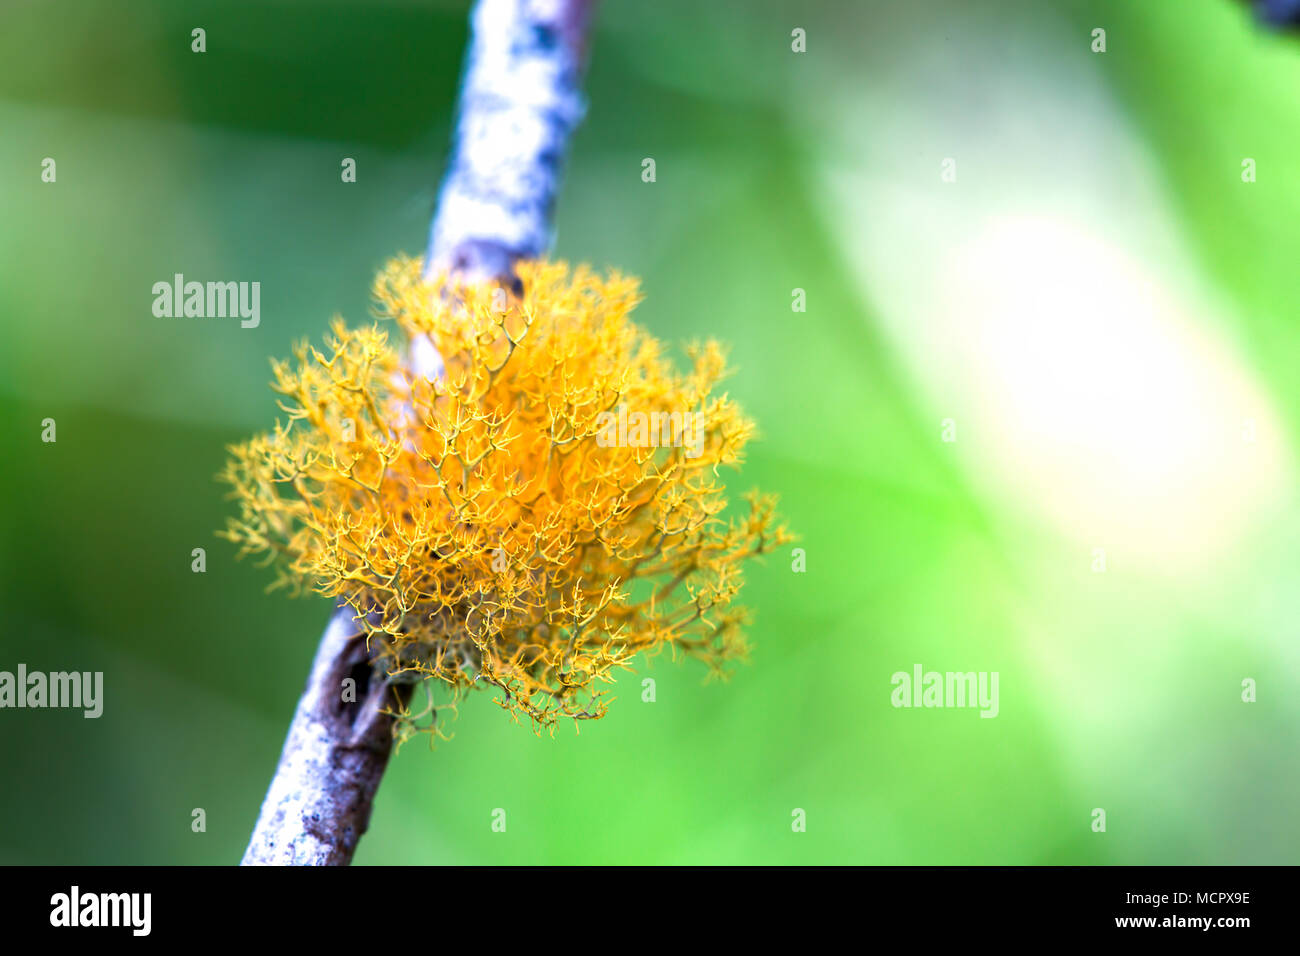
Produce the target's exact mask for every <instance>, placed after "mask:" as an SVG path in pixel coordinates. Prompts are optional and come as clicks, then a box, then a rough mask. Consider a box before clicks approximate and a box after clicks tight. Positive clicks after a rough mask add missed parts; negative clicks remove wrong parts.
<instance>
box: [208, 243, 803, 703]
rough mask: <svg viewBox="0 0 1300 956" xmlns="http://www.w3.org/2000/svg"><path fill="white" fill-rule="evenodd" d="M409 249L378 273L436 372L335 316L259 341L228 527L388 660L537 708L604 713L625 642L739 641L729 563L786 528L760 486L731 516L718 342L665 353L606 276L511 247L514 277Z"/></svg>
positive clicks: (733, 644) (696, 647)
mask: <svg viewBox="0 0 1300 956" xmlns="http://www.w3.org/2000/svg"><path fill="white" fill-rule="evenodd" d="M419 266H420V264H419V262H418V261H416V260H409V259H402V260H397V261H394V262H392V263H390V264H389V265H388V266H387V267H386V268H385V269H384V271H382V272H381V273H380V275H379V276H378V277H377V279H376V282H375V289H374V292H375V296H376V298H377V300H378V302H379V305H380V310H381V312H382V313H383V314H384V316H385V317H388V318H392V319H395V320H396V322H397V324H398V325H399V326H400V328H401V329H402V331H403V332H404V333H405V335H406V336H407V337H408V338H416V337H419V336H427V337H428V339H429V341H431V342H432V344H433V345H434V346H435V347H436V349H437V351H438V353H439V354H440V355H441V356H442V358H443V361H444V363H445V366H446V371H445V374H444V375H443V376H442V377H440V378H439V379H438V380H436V381H430V380H429V379H426V378H424V377H422V376H419V375H412V374H411V373H410V372H408V371H407V369H406V363H405V362H404V360H403V354H402V352H400V351H399V350H398V349H397V348H395V347H394V345H393V344H391V343H390V341H389V337H388V335H387V333H386V331H385V330H384V328H383V327H381V326H374V327H370V328H360V329H349V328H347V327H345V326H344V325H343V323H342V322H341V321H339V320H336V321H335V323H334V325H333V330H332V335H331V336H329V337H328V338H327V341H326V345H325V348H324V349H323V350H318V349H316V348H313V347H311V346H309V345H307V344H305V343H304V344H302V345H300V346H298V347H297V348H296V349H295V350H294V355H295V361H294V362H293V363H292V364H290V363H285V362H276V363H274V365H273V368H274V375H275V382H274V388H275V390H276V391H277V392H279V393H280V394H281V396H283V397H282V399H281V402H280V405H281V408H282V409H283V410H284V411H285V413H286V415H287V416H288V417H287V420H286V421H284V422H281V423H277V425H276V427H275V429H274V430H273V431H271V432H269V433H267V434H263V435H260V436H258V437H255V438H253V439H252V440H250V441H248V442H246V443H244V444H241V445H238V446H234V447H232V449H231V454H232V457H231V460H230V461H229V463H228V465H227V467H226V469H225V471H224V472H223V473H222V478H223V479H224V480H226V481H228V482H229V483H230V484H231V485H233V487H234V497H235V498H236V500H237V501H238V510H239V514H238V516H237V517H235V518H232V519H231V520H230V521H229V523H228V527H227V530H226V532H225V535H226V537H228V538H230V539H231V540H233V541H235V542H236V543H238V544H239V545H240V553H241V554H246V553H254V554H264V555H266V556H268V557H269V558H270V559H271V560H272V561H273V562H274V563H275V564H276V565H277V567H278V571H279V577H278V579H277V583H281V584H287V585H289V586H291V587H292V588H294V589H295V590H298V591H302V590H315V591H318V592H320V593H322V594H325V595H328V596H330V597H333V598H335V599H338V600H341V601H344V602H346V603H347V604H348V605H350V606H351V608H352V609H353V610H354V611H355V613H356V615H357V620H358V622H359V624H360V626H362V627H363V628H364V629H365V630H366V631H367V633H368V638H369V641H370V646H371V648H372V650H373V652H374V654H375V656H376V658H377V660H378V661H379V662H380V663H381V664H382V666H383V667H384V668H385V669H386V672H387V673H388V674H389V675H390V676H391V677H392V678H394V679H396V680H410V681H414V680H419V679H421V678H424V677H432V678H436V679H437V680H439V681H443V682H445V683H446V684H447V685H449V686H450V687H451V688H452V690H453V692H454V694H455V695H458V694H459V692H460V691H462V690H464V689H465V688H468V687H471V686H474V685H475V684H487V685H491V686H494V687H496V688H499V689H500V691H501V692H502V693H500V694H499V695H497V696H496V699H497V702H498V703H499V704H501V705H502V706H503V707H505V708H506V709H507V710H510V711H511V712H513V713H516V714H520V713H522V714H524V715H527V716H528V717H530V718H532V720H533V721H534V722H535V724H536V725H551V724H553V723H554V721H555V720H556V719H557V718H558V717H561V716H564V717H571V718H574V719H583V718H594V717H600V716H602V715H603V714H604V713H605V710H606V706H607V702H606V700H605V699H604V697H605V693H606V692H605V691H604V690H602V689H600V688H599V687H597V685H598V684H602V683H605V684H607V683H609V682H611V681H612V672H613V671H614V670H615V669H616V668H624V667H626V666H627V665H628V662H629V661H630V660H631V658H632V657H633V656H634V655H636V654H638V653H640V652H655V651H657V650H660V649H662V648H664V647H669V648H672V649H680V650H681V651H684V652H686V653H687V654H690V655H693V656H696V657H699V658H701V659H703V660H704V661H705V662H707V664H708V665H709V666H710V668H711V670H712V672H714V673H722V668H723V665H724V663H725V662H727V661H728V660H730V659H733V658H736V657H739V656H742V655H743V654H744V653H745V650H746V645H745V640H744V637H743V635H742V634H741V631H740V627H741V625H742V623H743V622H744V619H745V612H744V611H743V610H742V609H740V608H737V607H733V606H732V599H733V598H734V597H735V595H736V594H737V592H738V590H739V589H740V586H741V571H740V567H739V562H740V561H741V559H743V558H746V557H749V556H751V555H756V554H760V553H762V552H764V551H767V550H770V549H771V548H773V547H775V546H777V545H779V544H781V543H783V542H785V541H788V540H789V535H788V533H787V532H786V531H785V530H784V529H783V528H781V527H779V526H778V525H777V524H776V523H775V519H774V516H773V508H772V502H771V500H769V499H768V498H765V497H760V496H758V495H756V494H751V495H749V496H747V497H748V499H749V507H748V512H747V514H745V515H744V516H743V517H740V518H733V519H730V520H728V519H725V518H724V517H723V516H722V512H723V510H724V508H725V507H726V504H727V501H726V495H725V489H724V488H723V486H722V484H721V483H720V479H719V474H718V467H719V466H721V465H735V464H738V463H739V462H740V460H741V453H742V450H743V449H744V446H745V443H746V441H747V440H748V439H749V438H750V437H751V435H752V432H753V426H752V424H751V423H750V422H749V421H748V420H747V419H745V418H744V417H743V416H742V415H741V413H740V411H739V410H738V409H737V407H736V406H735V404H734V403H733V402H732V401H731V400H730V399H729V398H728V397H727V396H726V395H725V394H722V395H717V394H714V388H715V386H716V385H717V383H718V381H719V380H720V379H721V378H722V376H723V375H724V371H725V362H724V357H723V354H722V351H721V349H720V348H719V347H718V345H717V344H716V343H712V342H710V343H708V344H704V345H697V346H692V347H691V348H689V349H688V350H687V351H688V356H689V359H690V363H689V364H690V367H689V369H688V370H686V371H685V372H680V373H679V372H677V371H676V370H675V369H674V367H673V365H672V363H671V361H670V360H669V359H668V358H667V357H665V355H664V354H663V350H662V348H661V346H660V344H659V343H658V342H657V341H656V340H655V339H654V338H652V337H651V336H649V335H648V334H646V332H645V331H643V330H642V329H640V328H638V327H637V326H636V325H634V324H633V323H632V322H631V320H630V318H629V315H630V313H631V311H632V309H633V307H634V305H635V304H636V303H637V301H638V292H637V283H636V281H635V280H633V279H629V278H625V277H623V276H620V275H618V274H611V275H609V276H608V277H605V278H601V277H600V276H598V275H596V274H594V273H592V272H591V271H589V270H587V269H586V268H582V267H579V268H577V269H574V270H572V271H571V270H570V269H569V268H568V267H567V266H566V265H564V264H563V263H523V264H521V265H520V267H519V278H520V280H521V282H522V289H523V292H522V295H520V296H517V297H516V296H514V295H507V294H506V293H505V292H504V291H502V290H499V289H497V288H495V287H493V286H490V285H480V284H462V283H458V282H454V281H452V280H450V279H446V278H443V279H439V280H436V281H434V282H425V281H422V280H421V278H420V268H419ZM641 415H645V416H646V418H644V419H642V418H640V417H639V416H641ZM674 416H675V417H674ZM692 416H694V417H692ZM628 421H631V422H633V423H634V425H644V423H645V422H647V421H648V422H649V423H650V426H651V427H650V429H649V431H650V434H648V435H647V434H646V431H647V430H646V429H645V428H644V427H634V428H628V427H627V422H628ZM670 422H671V425H670V424H669V423H670ZM656 424H657V425H659V426H662V427H660V428H658V429H656V428H655V425H656ZM691 425H694V426H698V429H699V430H698V431H697V432H693V431H691V430H690V426H691ZM656 432H657V433H656ZM404 716H406V717H407V718H408V719H407V721H405V723H406V724H407V725H408V727H409V724H410V719H409V718H410V717H411V715H410V714H409V712H408V713H407V714H405V715H404Z"/></svg>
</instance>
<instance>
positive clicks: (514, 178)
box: [242, 0, 592, 866]
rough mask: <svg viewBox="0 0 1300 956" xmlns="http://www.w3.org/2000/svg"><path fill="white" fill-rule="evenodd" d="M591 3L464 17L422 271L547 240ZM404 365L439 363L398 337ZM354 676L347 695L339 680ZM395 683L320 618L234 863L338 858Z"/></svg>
mask: <svg viewBox="0 0 1300 956" xmlns="http://www.w3.org/2000/svg"><path fill="white" fill-rule="evenodd" d="M591 3H592V0H479V2H478V3H477V4H476V6H475V8H474V13H473V16H472V19H471V30H472V38H471V43H470V49H469V52H468V54H467V57H466V67H465V75H464V78H463V80H462V88H461V100H460V107H459V115H458V120H457V127H456V141H455V145H454V147H453V150H452V156H451V162H450V165H449V168H448V172H447V176H446V179H445V180H444V183H443V188H442V193H441V195H440V197H439V201H438V213H437V215H436V216H435V217H434V220H433V226H432V228H431V229H430V233H429V249H428V253H427V256H426V267H425V274H426V276H427V275H430V274H432V272H433V271H434V270H437V269H445V270H448V271H452V272H456V273H459V274H461V275H463V276H465V277H467V278H470V279H474V280H483V279H496V280H501V281H504V282H511V283H513V282H514V281H515V280H514V265H515V263H516V262H517V261H518V260H519V259H521V258H525V257H535V256H539V255H541V254H542V253H544V252H545V251H546V249H547V248H548V247H549V245H550V241H551V213H552V210H553V208H554V205H555V197H556V193H557V192H558V190H559V183H560V168H561V164H562V161H563V157H564V153H565V149H566V147H567V143H568V139H569V135H570V134H571V133H572V131H573V129H574V127H575V126H576V125H577V123H578V122H579V120H580V119H581V118H582V113H583V101H582V95H581V92H580V88H579V83H580V80H581V73H582V63H583V58H584V56H585V50H584V47H585V44H586V33H587V27H588V23H589V17H590V12H591ZM408 363H409V365H410V367H411V370H412V371H414V372H416V373H417V374H422V375H426V376H428V377H434V376H436V375H438V374H440V372H441V368H442V362H441V359H440V358H439V357H438V354H437V352H436V350H434V348H433V346H432V344H431V343H429V342H428V340H427V339H418V340H416V341H414V342H412V343H411V349H410V352H409V355H408ZM349 677H351V678H352V679H353V680H355V681H356V689H357V692H356V696H355V701H354V702H345V701H344V694H343V690H344V680H345V679H346V678H349ZM409 691H410V687H409V685H395V684H392V683H390V682H389V681H388V680H387V679H386V678H385V676H384V674H383V672H382V670H381V669H380V668H378V667H377V666H376V665H374V663H373V662H372V661H371V660H370V657H369V655H368V653H367V650H366V647H365V640H364V637H362V635H361V629H360V627H359V626H358V624H357V623H356V622H355V621H354V620H353V615H352V613H351V611H349V610H346V609H340V610H339V611H338V612H337V613H336V614H335V615H334V617H333V618H332V619H331V620H330V623H329V626H328V627H327V628H326V629H325V634H324V636H322V638H321V642H320V647H319V648H318V650H317V652H316V659H315V662H314V663H313V664H312V669H311V675H310V676H309V677H308V680H307V688H306V690H305V691H304V692H303V695H302V699H301V700H299V702H298V709H297V711H296V712H295V713H294V717H293V722H292V724H291V725H290V727H289V734H288V736H287V737H286V739H285V742H284V750H283V752H282V753H281V755H280V762H279V765H278V766H277V767H276V772H275V778H274V779H273V780H272V781H271V786H270V789H268V791H267V794H266V799H265V801H264V802H263V804H262V810H261V814H260V815H259V816H258V820H257V825H256V827H255V828H254V830H253V836H252V839H251V841H250V842H249V844H248V849H247V851H246V852H245V853H244V858H243V861H242V862H243V865H307V866H346V865H347V864H348V863H350V862H351V861H352V854H353V853H354V851H355V850H356V846H357V842H358V840H360V838H361V835H362V834H363V833H364V832H365V830H366V827H367V825H368V824H369V821H370V811H371V806H372V804H373V801H374V797H375V791H376V790H377V789H378V787H379V781H380V779H381V778H382V777H383V773H384V768H385V767H386V766H387V764H388V757H389V754H390V752H391V750H392V742H393V737H392V718H391V717H389V716H387V715H386V714H385V713H383V711H384V710H385V709H393V708H394V707H395V706H397V705H398V704H400V703H404V701H405V697H406V695H407V694H409Z"/></svg>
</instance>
